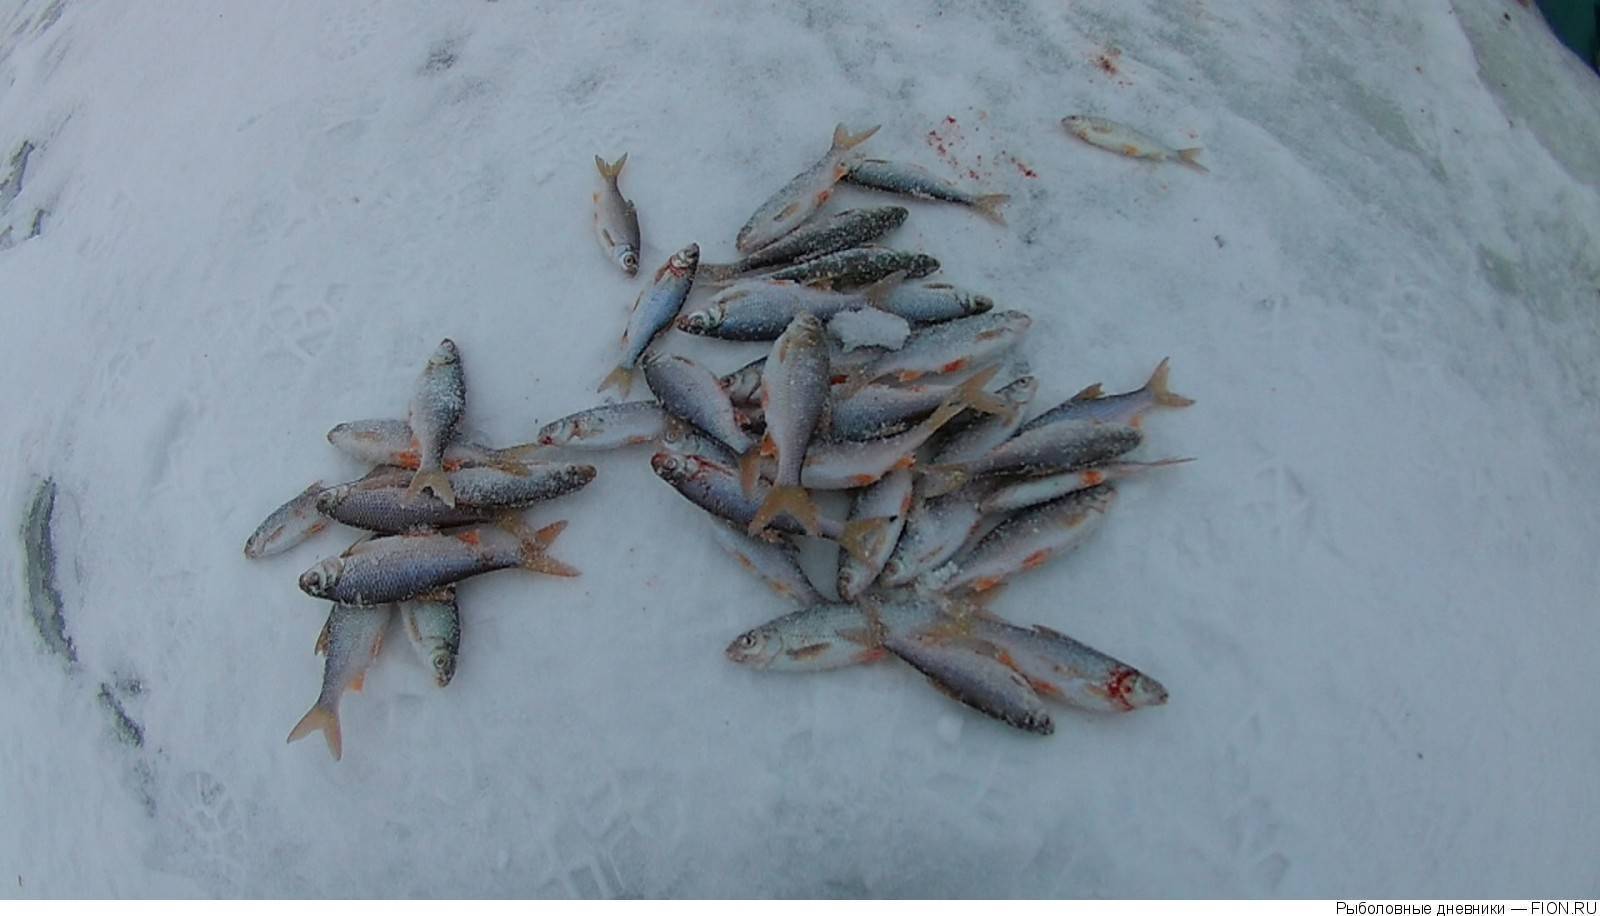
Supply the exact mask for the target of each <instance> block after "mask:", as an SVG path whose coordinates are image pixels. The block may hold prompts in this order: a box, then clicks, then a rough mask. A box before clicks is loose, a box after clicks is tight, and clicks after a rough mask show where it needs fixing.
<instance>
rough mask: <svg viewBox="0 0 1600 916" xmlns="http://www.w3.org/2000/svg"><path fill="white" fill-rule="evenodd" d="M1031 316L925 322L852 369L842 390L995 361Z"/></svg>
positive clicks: (1028, 324)
mask: <svg viewBox="0 0 1600 916" xmlns="http://www.w3.org/2000/svg"><path fill="white" fill-rule="evenodd" d="M1032 325H1033V319H1032V318H1029V317H1028V316H1027V315H1025V314H1024V313H1022V312H1016V311H1006V312H989V313H987V314H983V315H974V316H972V317H970V318H960V319H957V320H955V321H946V322H943V323H942V324H934V325H929V326H928V327H925V328H920V329H918V330H917V331H915V332H913V333H912V335H911V337H910V339H908V340H907V341H906V345H905V346H904V347H901V348H900V349H899V350H893V351H890V352H888V353H885V354H883V355H882V356H881V357H879V358H878V359H876V360H873V361H872V362H871V363H868V364H867V365H866V366H865V367H863V368H862V369H859V370H857V371H855V372H853V373H851V376H850V381H849V382H847V383H846V389H845V390H846V391H847V392H848V391H853V390H856V389H858V388H860V387H862V386H864V385H866V384H867V383H869V382H874V381H877V380H878V379H881V378H886V377H890V378H893V379H894V380H895V381H897V382H900V383H901V384H905V383H907V382H914V381H916V380H918V379H920V378H922V377H923V376H926V375H939V374H945V373H951V372H961V371H964V370H967V369H973V368H977V367H980V366H986V365H989V364H991V363H994V362H997V361H998V360H999V359H1000V358H1001V357H1003V356H1005V355H1006V354H1007V353H1009V352H1010V351H1011V350H1012V349H1013V348H1014V347H1016V346H1017V344H1018V343H1020V342H1021V341H1022V338H1023V335H1025V334H1027V333H1028V328H1030V327H1031V326H1032Z"/></svg>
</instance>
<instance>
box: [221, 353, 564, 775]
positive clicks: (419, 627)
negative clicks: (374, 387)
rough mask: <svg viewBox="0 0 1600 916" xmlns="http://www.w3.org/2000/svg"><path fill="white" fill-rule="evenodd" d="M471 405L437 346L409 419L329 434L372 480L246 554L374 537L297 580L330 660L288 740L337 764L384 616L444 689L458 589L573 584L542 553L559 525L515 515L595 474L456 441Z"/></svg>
mask: <svg viewBox="0 0 1600 916" xmlns="http://www.w3.org/2000/svg"><path fill="white" fill-rule="evenodd" d="M466 394H467V390H466V382H465V377H464V375H463V373H462V368H461V356H460V353H459V352H458V351H457V349H456V345H455V344H454V343H452V342H451V341H449V340H445V341H444V342H442V343H440V344H439V348H438V349H437V350H435V351H434V353H433V356H431V357H430V358H429V359H428V364H427V366H426V367H425V368H424V369H423V371H422V375H421V377H420V378H419V379H418V380H417V384H416V388H415V390H414V392H413V395H412V400H411V409H410V414H409V416H408V417H407V418H406V419H393V420H360V421H356V422H353V423H341V424H339V425H338V426H335V427H334V428H333V429H332V430H331V431H330V432H329V433H328V441H329V442H331V443H333V445H334V447H336V448H338V449H339V450H340V451H342V452H345V453H346V454H348V455H350V456H352V457H354V458H356V459H357V460H359V461H361V462H362V463H364V464H369V465H374V466H375V467H374V468H373V469H372V471H371V472H370V473H368V474H367V475H366V476H364V477H362V478H360V479H359V480H353V481H350V482H349V483H342V484H337V485H334V486H323V485H322V484H321V483H320V482H319V483H315V484H312V485H311V486H310V487H307V488H306V490H305V491H304V492H302V493H300V494H299V495H298V496H296V497H295V498H294V499H291V500H290V501H289V502H288V503H286V504H284V505H283V506H282V507H280V508H279V509H278V510H277V511H275V512H273V513H272V514H271V515H270V516H268V517H267V520H266V521H265V522H263V523H262V524H261V527H260V528H258V529H256V532H255V533H254V534H252V535H251V536H250V539H249V541H248V542H247V543H246V544H245V548H244V552H245V555H246V556H248V557H251V558H262V557H269V556H273V555H275V554H279V553H282V552H284V551H286V550H288V549H290V548H291V547H294V546H295V545H297V544H299V543H300V542H301V541H304V540H306V539H307V538H310V537H311V536H312V535H315V534H316V533H318V532H319V531H322V530H323V529H324V528H327V527H328V526H329V525H330V524H332V523H334V522H338V523H341V524H345V525H348V526H350V527H352V528H357V529H361V530H364V531H367V532H369V533H368V534H367V535H366V536H365V537H363V538H362V539H361V540H359V541H356V542H355V543H354V544H352V545H350V547H349V548H348V549H346V550H345V551H344V552H343V553H341V554H339V555H338V556H335V557H328V558H327V559H324V560H322V561H320V562H318V563H317V564H316V565H315V566H312V567H311V568H310V569H308V570H306V571H305V573H303V574H302V575H301V576H300V588H301V589H302V590H303V591H304V592H305V593H306V594H308V595H311V596H312V597H315V598H323V599H326V600H328V601H331V602H333V608H332V610H331V611H330V612H329V614H328V621H327V623H326V624H324V625H323V628H322V635H321V636H320V637H318V639H317V643H316V651H317V654H319V655H323V656H326V661H325V663H324V668H323V677H322V692H321V694H320V695H319V696H318V697H317V702H316V705H314V706H313V707H312V708H311V711H310V712H308V713H306V715H305V718H303V719H301V720H300V723H299V724H298V725H296V726H295V728H294V731H292V732H290V733H289V740H290V741H294V740H296V739H298V738H302V737H304V736H306V735H308V734H310V733H311V732H313V731H318V730H320V731H321V732H322V733H323V734H324V736H325V737H326V738H327V741H328V748H329V749H330V750H331V751H332V752H333V756H334V757H335V758H336V759H337V758H338V757H339V756H340V755H341V747H342V740H341V737H340V731H339V700H340V698H341V697H342V696H343V695H344V692H345V691H346V690H360V689H361V685H362V681H363V679H364V676H365V674H366V671H367V667H368V666H369V665H370V664H371V663H372V660H373V659H374V658H376V657H377V655H378V650H379V649H380V648H381V647H382V645H383V637H384V633H385V631H386V630H387V629H388V627H389V622H390V619H391V618H393V617H396V616H398V617H399V618H400V621H401V625H402V626H403V628H404V629H405V631H406V635H407V636H409V637H410V638H411V642H412V644H413V645H414V646H415V647H416V649H417V652H418V653H419V654H420V656H421V658H422V661H423V663H424V664H425V665H426V666H427V667H428V669H429V670H430V671H431V672H432V675H433V679H434V683H436V684H438V685H439V686H440V687H443V686H445V685H447V684H449V683H450V679H451V678H452V677H454V676H455V671H456V658H457V653H458V652H459V650H460V647H461V616H460V608H459V606H458V604H457V601H456V586H457V583H459V582H461V581H462V580H463V579H468V578H471V577H472V576H476V575H480V574H482V573H487V572H493V571H495V570H498V569H510V568H513V567H520V568H522V569H526V570H530V571H532V572H540V573H545V574H547V575H553V576H576V575H577V574H578V571H577V570H576V569H574V568H572V567H571V566H568V565H567V564H565V563H562V562H561V561H559V560H556V559H555V558H553V557H551V556H550V555H549V553H548V548H549V546H550V543H551V542H552V541H554V540H555V539H556V537H557V536H558V535H559V534H560V533H561V531H562V529H563V528H565V527H566V522H565V521H559V522H555V523H552V524H549V525H546V526H544V527H543V528H540V529H538V530H537V531H532V530H529V529H527V528H525V527H524V526H523V525H522V524H521V523H520V522H519V521H518V519H517V514H518V513H519V512H521V511H522V510H524V509H526V508H528V507H529V506H531V505H533V504H534V503H537V502H542V501H544V500H548V499H554V498H555V497H558V496H562V495H564V494H567V493H571V492H573V491H574V490H579V489H582V488H583V487H584V486H587V485H588V483H589V481H591V480H593V479H594V477H595V469H594V468H593V467H592V466H590V465H587V464H567V463H562V462H548V461H532V460H529V459H528V458H527V457H526V456H527V455H528V454H529V453H530V452H531V451H532V450H533V448H534V446H533V445H532V444H531V443H530V444H528V445H523V446H516V447H513V448H507V449H495V448H490V447H488V446H484V445H481V444H478V443H474V442H471V441H470V440H468V439H466V438H464V437H463V436H461V434H460V432H459V427H460V425H461V417H462V414H463V413H464V411H465V409H466Z"/></svg>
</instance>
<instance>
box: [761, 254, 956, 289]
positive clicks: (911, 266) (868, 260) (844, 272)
mask: <svg viewBox="0 0 1600 916" xmlns="http://www.w3.org/2000/svg"><path fill="white" fill-rule="evenodd" d="M938 269H939V259H938V258H935V257H933V256H932V255H927V254H923V253H922V252H920V251H896V250H895V249H893V248H879V247H877V246H867V247H865V248H851V249H848V250H846V251H836V252H834V253H833V254H829V255H823V256H822V257H820V258H812V259H811V260H809V261H801V262H800V263H799V264H795V265H794V266H792V267H785V268H783V269H782V270H777V271H773V272H772V273H770V274H766V275H765V277H766V279H768V280H793V281H794V282H796V283H804V284H806V285H808V286H817V287H821V288H824V289H854V288H855V287H858V286H868V285H870V284H873V283H876V282H878V281H879V280H882V279H883V278H884V277H887V276H889V275H891V274H896V273H898V274H904V276H905V278H906V279H912V280H914V279H917V278H918V277H926V276H927V275H928V274H931V273H933V272H934V271H936V270H938Z"/></svg>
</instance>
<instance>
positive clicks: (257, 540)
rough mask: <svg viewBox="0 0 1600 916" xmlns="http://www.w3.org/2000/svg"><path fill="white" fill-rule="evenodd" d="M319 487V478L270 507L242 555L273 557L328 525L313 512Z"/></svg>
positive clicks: (320, 488) (322, 487)
mask: <svg viewBox="0 0 1600 916" xmlns="http://www.w3.org/2000/svg"><path fill="white" fill-rule="evenodd" d="M323 489H325V487H324V485H323V483H322V481H320V480H319V481H317V482H316V483H313V484H312V485H311V486H309V487H306V488H305V489H304V490H302V491H300V494H299V495H298V496H296V497H295V498H294V499H291V500H289V501H288V502H286V503H284V504H283V505H281V506H279V507H278V508H276V509H274V510H273V511H272V514H271V515H269V516H267V520H266V521H264V522H262V523H261V526H260V527H259V528H257V529H256V530H255V532H254V533H252V534H251V535H250V539H249V540H247V541H245V543H244V555H245V556H247V557H249V558H250V559H252V560H259V559H261V558H262V557H270V556H274V555H276V554H280V553H283V552H284V551H285V550H288V549H289V548H291V547H294V546H295V545H297V544H299V543H300V542H302V541H304V540H306V539H307V538H310V537H311V536H312V535H315V534H316V533H317V532H319V531H321V530H322V529H324V528H326V527H328V525H329V524H330V522H329V520H328V518H327V517H326V516H323V515H322V514H321V513H319V512H318V511H317V497H318V496H319V495H321V493H322V491H323Z"/></svg>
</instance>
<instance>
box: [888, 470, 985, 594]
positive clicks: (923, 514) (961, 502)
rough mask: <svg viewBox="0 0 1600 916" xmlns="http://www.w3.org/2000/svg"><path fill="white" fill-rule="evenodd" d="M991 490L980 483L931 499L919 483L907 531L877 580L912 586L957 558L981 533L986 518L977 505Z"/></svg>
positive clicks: (891, 584)
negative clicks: (975, 536)
mask: <svg viewBox="0 0 1600 916" xmlns="http://www.w3.org/2000/svg"><path fill="white" fill-rule="evenodd" d="M989 489H990V486H989V484H987V483H984V482H982V481H979V482H978V483H975V484H971V485H969V486H967V487H965V488H963V489H960V490H957V491H956V492H954V493H948V494H945V495H943V496H937V497H928V496H927V493H926V488H925V487H924V486H923V484H922V483H921V482H920V481H919V482H918V483H917V486H916V489H915V491H914V497H913V499H912V501H911V511H910V512H908V513H907V514H906V524H905V528H904V530H902V531H901V533H900V540H899V541H898V542H897V543H896V544H895V548H894V552H893V553H891V554H890V555H889V561H888V562H887V563H885V564H884V566H883V572H882V573H881V574H880V575H879V577H878V581H879V582H880V583H881V584H882V585H886V586H890V587H896V586H901V585H910V584H911V583H912V582H914V581H916V580H917V579H919V578H920V577H922V576H923V575H924V574H926V573H929V572H931V571H933V570H935V569H937V568H939V567H940V566H942V565H943V564H944V562H945V561H946V560H949V559H950V558H951V557H953V556H955V555H956V553H957V552H959V551H960V550H961V547H962V545H964V544H966V543H967V542H968V541H969V540H971V539H972V537H973V536H974V535H976V534H977V533H978V532H979V531H980V530H981V528H982V526H983V524H984V517H983V512H982V510H980V509H979V508H978V506H979V503H980V502H981V501H982V499H983V497H984V496H985V495H986V494H987V493H988V492H989Z"/></svg>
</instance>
